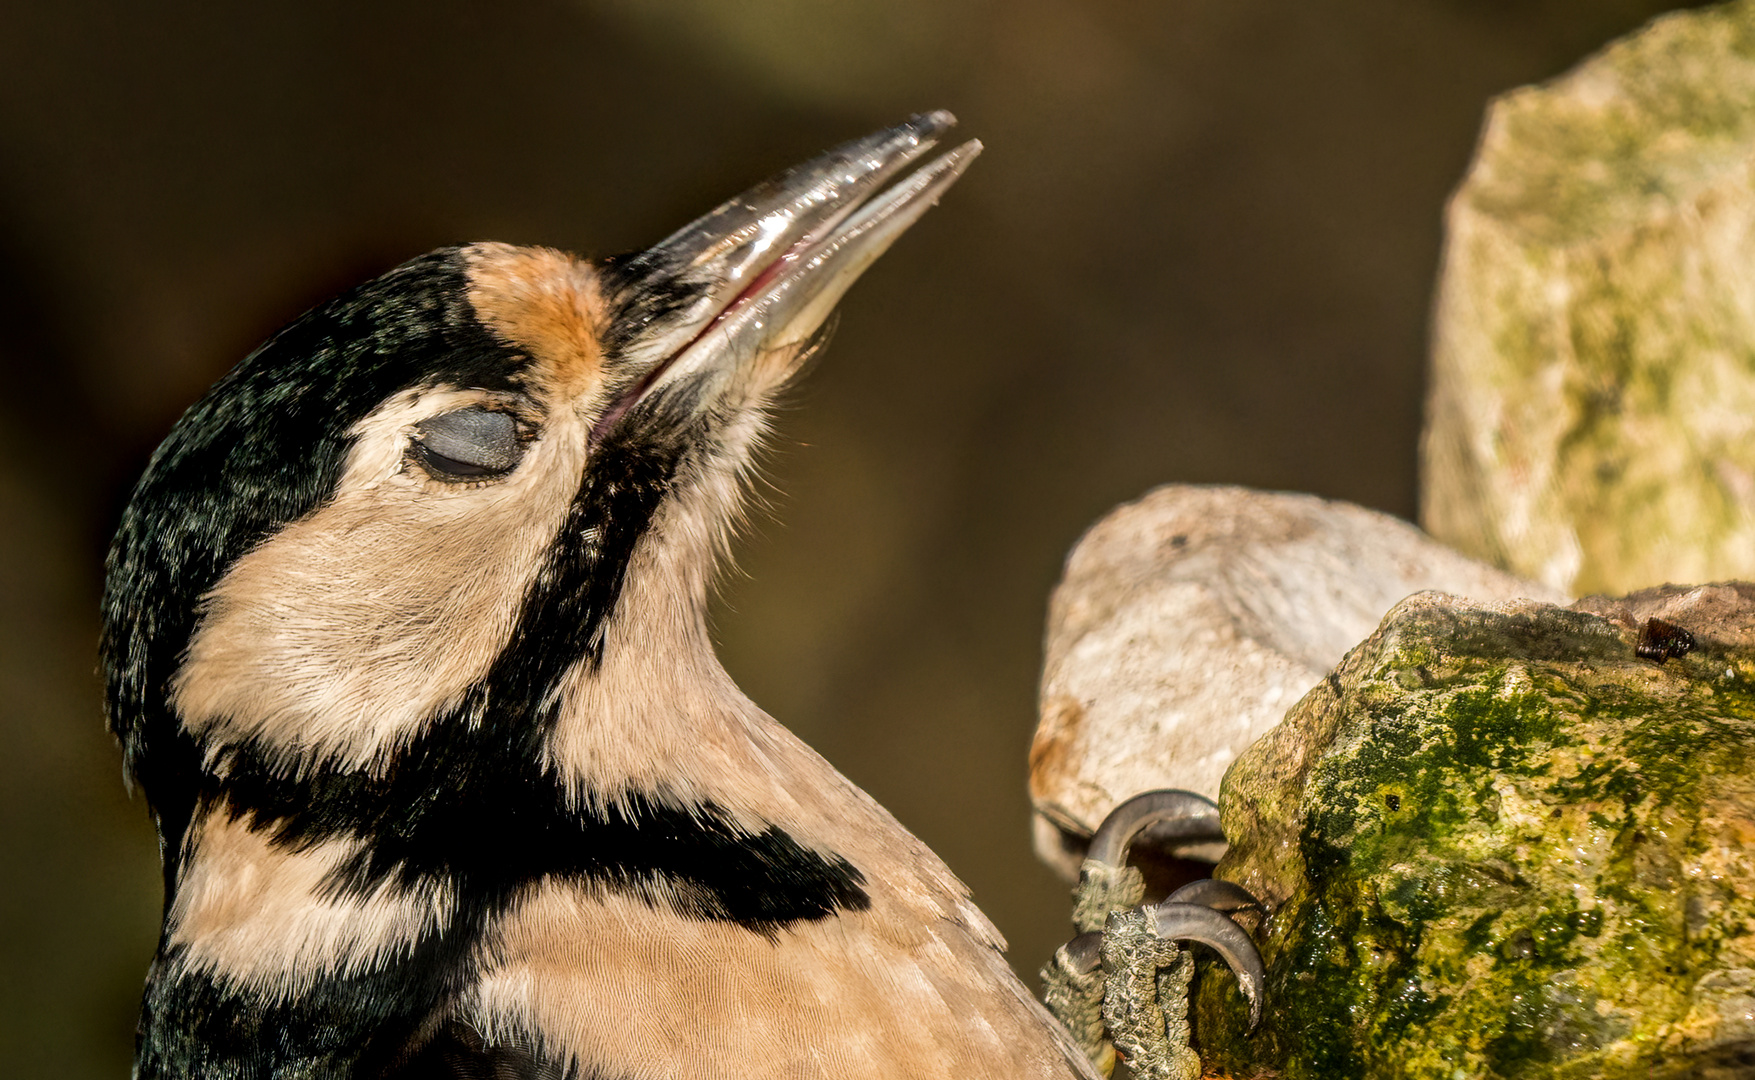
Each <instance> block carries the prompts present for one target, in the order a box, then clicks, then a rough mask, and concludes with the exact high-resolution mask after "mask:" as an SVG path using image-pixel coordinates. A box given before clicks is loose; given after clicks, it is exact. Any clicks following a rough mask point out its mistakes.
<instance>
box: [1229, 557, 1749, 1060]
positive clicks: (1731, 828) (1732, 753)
mask: <svg viewBox="0 0 1755 1080" xmlns="http://www.w3.org/2000/svg"><path fill="white" fill-rule="evenodd" d="M1599 613H1600V614H1599ZM1654 616H1655V617H1658V618H1662V619H1666V620H1669V621H1671V622H1674V623H1675V624H1677V625H1679V626H1681V627H1682V628H1684V629H1686V630H1687V631H1689V632H1690V633H1691V634H1692V635H1693V640H1694V645H1693V647H1692V648H1691V649H1689V650H1688V651H1686V652H1685V653H1684V654H1682V655H1679V656H1675V657H1672V658H1669V659H1667V660H1664V661H1662V662H1659V661H1656V660H1653V659H1645V658H1642V657H1641V656H1640V655H1639V654H1638V645H1639V643H1640V640H1641V638H1640V633H1639V630H1640V629H1643V628H1644V627H1645V625H1646V620H1647V619H1649V618H1652V617H1654ZM1220 805H1221V808H1222V814H1223V820H1224V826H1225V832H1226V834H1227V835H1228V836H1229V837H1230V838H1231V841H1232V845H1233V846H1232V849H1231V851H1230V853H1229V854H1228V855H1227V856H1226V857H1225V859H1224V861H1223V862H1221V863H1220V864H1219V867H1218V869H1217V875H1218V876H1220V877H1224V878H1227V879H1229V880H1232V881H1235V882H1237V883H1239V884H1241V885H1243V886H1244V887H1245V888H1247V889H1249V890H1250V891H1251V892H1252V893H1253V894H1254V895H1256V896H1257V897H1259V898H1260V899H1261V900H1263V901H1264V903H1265V904H1266V906H1267V916H1266V918H1265V920H1264V922H1263V924H1262V927H1261V929H1260V931H1259V932H1258V933H1257V934H1256V940H1257V943H1258V944H1259V945H1260V947H1261V951H1262V956H1263V959H1264V961H1265V963H1266V966H1267V981H1266V993H1267V997H1268V1000H1269V1001H1270V1002H1271V1004H1270V1006H1269V1008H1268V1010H1267V1019H1266V1020H1265V1021H1264V1023H1263V1025H1262V1027H1261V1028H1260V1029H1259V1030H1258V1031H1257V1032H1256V1033H1255V1034H1254V1035H1253V1036H1246V1035H1245V1034H1244V1033H1243V1021H1244V1014H1243V1012H1242V1009H1241V1007H1240V1006H1239V1005H1238V1004H1237V1003H1236V1001H1235V1000H1234V999H1235V997H1236V995H1235V994H1234V993H1233V992H1232V991H1231V990H1230V987H1229V986H1228V984H1227V980H1226V979H1225V977H1224V976H1223V975H1218V976H1217V977H1215V978H1210V979H1209V978H1206V977H1205V976H1204V975H1203V976H1202V978H1200V979H1199V980H1197V982H1198V984H1199V986H1200V990H1199V995H1198V1008H1197V1012H1196V1016H1195V1023H1194V1030H1195V1036H1196V1041H1197V1049H1199V1050H1200V1052H1201V1054H1202V1058H1203V1060H1204V1061H1205V1062H1206V1063H1207V1064H1208V1065H1209V1066H1210V1067H1216V1068H1218V1070H1219V1075H1226V1076H1238V1077H1242V1076H1261V1075H1272V1076H1277V1077H1281V1078H1283V1080H1327V1078H1331V1077H1332V1078H1340V1077H1346V1078H1347V1080H1371V1078H1376V1077H1382V1078H1389V1077H1395V1078H1398V1080H1452V1078H1453V1077H1457V1076H1468V1077H1501V1076H1503V1077H1510V1076H1517V1077H1526V1078H1531V1080H1537V1078H1546V1080H1565V1078H1574V1077H1587V1076H1588V1077H1600V1078H1605V1080H1623V1078H1625V1080H1633V1078H1638V1080H1654V1078H1656V1080H1669V1078H1675V1080H1680V1078H1682V1077H1698V1078H1720V1077H1722V1078H1726V1080H1728V1078H1730V1077H1747V1076H1750V1075H1755V1009H1752V1003H1755V585H1748V584H1742V583H1737V584H1730V585H1713V586H1703V587H1699V588H1692V589H1687V588H1671V589H1663V590H1651V591H1648V592H1645V593H1641V594H1637V595H1634V596H1630V597H1627V598H1624V599H1618V600H1611V599H1605V598H1602V597H1589V598H1586V599H1585V600H1581V601H1579V602H1578V603H1577V604H1576V605H1574V606H1573V608H1572V609H1566V608H1559V607H1554V606H1550V605H1546V604H1541V603H1536V602H1532V601H1512V602H1502V603H1497V604H1477V603H1474V602H1471V601H1466V600H1461V599H1459V598H1457V597H1453V596H1443V595H1438V594H1432V593H1428V594H1423V595H1419V596H1414V597H1410V598H1409V599H1408V600H1406V601H1404V602H1403V603H1401V604H1399V605H1397V606H1396V608H1395V609H1394V610H1392V611H1391V612H1390V613H1389V614H1388V616H1387V617H1386V618H1385V619H1384V620H1383V624H1382V626H1381V627H1379V628H1378V629H1377V630H1376V632H1375V633H1373V634H1372V635H1371V636H1370V637H1369V638H1368V639H1366V640H1365V641H1364V642H1363V643H1361V644H1360V645H1359V646H1358V648H1356V649H1354V650H1353V651H1352V652H1351V653H1349V654H1348V656H1347V658H1346V659H1345V661H1343V662H1342V664H1341V665H1340V666H1339V667H1338V668H1337V669H1336V670H1335V672H1334V674H1333V675H1331V676H1330V677H1328V678H1326V679H1323V680H1320V681H1318V682H1317V683H1316V684H1315V686H1314V688H1313V689H1312V690H1311V691H1310V693H1309V694H1308V695H1307V696H1306V697H1305V698H1304V699H1303V700H1302V701H1300V702H1299V703H1298V705H1297V706H1296V707H1295V708H1294V709H1293V710H1292V711H1291V712H1290V713H1289V714H1288V715H1287V716H1286V718H1285V721H1284V723H1282V724H1281V725H1280V726H1279V727H1277V728H1275V729H1274V731H1273V732H1271V733H1270V734H1269V735H1268V736H1266V737H1265V738H1263V739H1261V740H1260V741H1259V742H1257V743H1256V744H1255V745H1254V746H1253V747H1251V748H1250V749H1249V751H1248V752H1247V753H1246V754H1245V755H1244V756H1243V757H1242V758H1240V759H1239V760H1238V762H1237V763H1236V765H1235V766H1234V767H1233V768H1232V770H1231V771H1230V773H1229V774H1228V775H1227V776H1226V778H1225V789H1224V793H1223V795H1222V796H1221V799H1220Z"/></svg>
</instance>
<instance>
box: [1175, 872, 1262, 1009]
mask: <svg viewBox="0 0 1755 1080" xmlns="http://www.w3.org/2000/svg"><path fill="white" fill-rule="evenodd" d="M1147 910H1148V911H1150V912H1151V915H1152V923H1153V925H1154V926H1155V927H1156V928H1157V931H1158V936H1159V937H1161V938H1167V939H1169V940H1171V941H1195V942H1199V943H1200V944H1202V945H1205V946H1207V947H1208V948H1210V949H1212V950H1213V951H1214V952H1216V953H1218V954H1219V955H1220V956H1222V957H1224V959H1225V963H1226V964H1227V965H1228V966H1229V967H1230V968H1231V973H1232V974H1234V975H1236V976H1237V986H1238V988H1239V989H1241V990H1242V991H1243V996H1244V997H1245V998H1246V999H1248V1001H1249V1030H1251V1031H1254V1030H1255V1026H1256V1025H1257V1024H1259V1023H1261V1013H1262V996H1263V995H1262V991H1263V988H1264V987H1265V986H1266V984H1267V968H1266V967H1265V966H1264V965H1263V964H1262V961H1261V953H1260V952H1259V951H1257V950H1256V947H1255V942H1254V941H1252V940H1250V937H1249V935H1248V934H1247V933H1245V932H1244V930H1243V928H1242V927H1241V926H1238V925H1237V924H1236V923H1234V922H1232V921H1231V919H1230V917H1229V916H1227V915H1222V914H1220V913H1219V912H1217V911H1214V910H1213V909H1212V908H1210V907H1205V906H1203V905H1201V904H1183V903H1172V902H1170V901H1168V900H1166V901H1165V902H1163V903H1162V904H1157V905H1155V906H1153V907H1150V908H1148V909H1147Z"/></svg>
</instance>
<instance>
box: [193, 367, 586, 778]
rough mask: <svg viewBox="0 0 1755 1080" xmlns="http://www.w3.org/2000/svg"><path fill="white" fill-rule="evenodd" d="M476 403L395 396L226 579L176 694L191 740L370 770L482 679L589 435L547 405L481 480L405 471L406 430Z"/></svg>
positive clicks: (211, 599)
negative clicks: (501, 475)
mask: <svg viewBox="0 0 1755 1080" xmlns="http://www.w3.org/2000/svg"><path fill="white" fill-rule="evenodd" d="M480 400H481V395H480V394H471V393H465V392H456V391H452V392H446V393H433V392H428V393H425V394H421V393H419V392H409V393H405V394H403V395H401V396H399V397H398V398H396V399H393V400H392V401H391V402H390V403H389V404H388V405H386V406H385V407H384V408H382V409H380V410H379V411H378V412H376V413H374V414H373V415H372V416H371V417H370V418H368V419H367V420H366V421H364V422H362V423H361V424H360V425H359V427H358V428H357V429H356V442H355V445H354V448H353V450H352V452H351V454H350V456H349V458H348V463H347V468H346V471H345V474H344V475H343V478H342V480H341V483H340V485H339V487H338V490H337V493H336V495H335V498H334V499H333V500H331V501H330V502H329V503H327V504H325V505H324V506H323V507H322V508H320V509H318V510H317V511H315V512H313V513H312V514H310V515H308V516H307V517H305V518H303V519H301V520H299V521H297V522H294V523H293V524H291V525H289V526H287V527H286V528H284V529H282V530H281V531H280V532H279V533H277V534H275V535H274V536H272V537H270V538H269V539H267V540H266V541H264V542H263V543H262V544H261V545H259V546H258V547H257V548H255V549H254V550H253V551H251V552H250V553H249V554H247V555H245V556H244V557H243V558H242V559H240V560H238V562H237V563H236V564H235V565H234V566H233V567H232V568H231V570H230V571H229V572H227V574H226V575H225V577H224V578H222V579H221V580H220V582H219V584H218V585H217V586H216V587H215V588H214V589H213V591H212V592H210V593H209V594H208V596H207V597H206V600H205V609H204V612H203V615H202V618H201V622H200V625H199V627H198V628H197V630H196V633H195V635H194V637H193V639H192V640H191V643H190V646H189V653H188V658H187V660H186V661H185V663H184V665H183V667H182V669H181V670H180V671H179V672H178V673H177V676H176V679H175V682H174V685H173V701H174V703H175V705H176V707H177V709H178V711H179V713H180V714H181V715H182V717H183V722H184V724H185V726H187V727H188V728H189V730H190V731H191V732H192V733H193V734H195V735H196V736H197V737H198V738H201V739H203V740H206V741H209V742H210V743H213V744H217V743H221V742H229V741H236V740H241V739H245V738H252V737H254V738H257V739H260V740H262V741H264V742H266V743H268V744H269V745H270V746H272V747H274V748H277V749H280V750H282V751H284V752H286V753H287V754H288V755H289V756H290V757H291V758H292V759H293V760H295V761H297V762H299V763H301V764H309V763H313V762H317V761H324V762H329V763H333V764H337V765H340V766H342V767H351V768H364V767H370V766H371V765H373V764H374V763H378V764H381V763H383V762H384V761H385V760H386V759H387V758H388V756H389V755H390V754H392V753H393V752H394V751H395V750H396V749H397V748H398V747H399V746H401V745H403V744H405V743H406V742H407V740H408V739H410V738H411V737H412V736H413V735H415V734H416V733H417V732H418V731H419V730H420V727H421V725H422V724H423V722H424V721H426V720H427V719H429V718H431V717H432V716H433V715H435V714H436V713H438V712H439V711H441V710H443V709H444V708H445V707H446V706H447V705H450V704H453V703H455V702H456V700H457V699H458V697H459V696H460V695H461V694H462V693H463V692H464V691H465V690H466V689H468V687H469V686H470V685H471V684H472V683H474V682H475V681H476V680H478V679H480V678H481V677H482V676H483V675H484V674H486V672H487V671H488V668H489V667H490V665H491V664H492V663H493V660H494V657H495V656H496V655H498V653H499V651H500V649H501V648H502V647H503V646H504V644H505V642H506V641H507V639H508V638H509V636H510V634H511V632H512V629H513V627H514V626H515V624H516V622H517V619H518V616H519V611H520V604H521V601H522V599H523V596H524V593H525V590H526V589H527V587H528V585H529V582H530V580H531V578H532V577H533V575H534V574H535V573H536V571H537V569H538V568H539V567H540V565H541V564H542V561H543V558H544V556H545V553H546V552H547V549H548V547H549V546H550V544H551V543H552V542H553V540H554V537H555V535H556V533H557V531H558V530H559V528H560V525H561V523H562V521H563V520H564V519H565V516H566V513H567V509H568V506H569V505H570V504H571V501H572V498H573V495H574V492H575V490H576V488H577V486H578V482H579V476H580V472H581V470H582V469H583V467H584V458H585V437H586V432H585V430H584V428H583V425H582V422H581V421H580V420H579V418H578V417H577V416H575V415H573V414H572V413H571V412H570V411H568V410H555V415H553V416H551V418H550V420H549V422H548V424H547V427H546V429H545V431H544V433H543V435H542V437H541V438H540V439H539V440H537V441H536V442H535V443H534V444H533V445H532V446H531V447H530V449H529V451H528V452H527V453H526V455H525V457H524V460H523V461H522V463H520V465H519V466H518V467H517V468H516V469H515V470H513V472H512V474H511V475H510V476H508V477H507V478H505V479H504V480H500V481H497V482H493V483H487V484H480V485H461V484H445V483H443V482H441V481H436V480H432V479H430V478H428V477H426V475H425V474H424V473H422V472H421V471H420V470H419V469H418V468H415V467H412V466H405V464H404V454H405V452H406V446H407V430H408V428H409V426H410V425H411V424H413V423H414V422H415V421H417V420H419V419H421V418H423V417H426V416H431V415H434V414H436V413H438V412H441V411H444V410H445V409H448V408H457V407H460V406H463V405H468V404H476V403H478V402H479V401H480Z"/></svg>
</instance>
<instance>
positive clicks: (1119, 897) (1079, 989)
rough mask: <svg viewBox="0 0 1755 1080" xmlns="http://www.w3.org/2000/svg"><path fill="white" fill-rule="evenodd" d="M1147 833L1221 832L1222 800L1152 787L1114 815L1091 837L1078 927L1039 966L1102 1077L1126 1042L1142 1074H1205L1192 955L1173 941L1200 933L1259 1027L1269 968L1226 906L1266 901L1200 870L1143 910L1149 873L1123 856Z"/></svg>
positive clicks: (1175, 1079)
mask: <svg viewBox="0 0 1755 1080" xmlns="http://www.w3.org/2000/svg"><path fill="white" fill-rule="evenodd" d="M1145 835H1150V836H1151V837H1152V839H1153V840H1154V841H1156V842H1158V843H1159V844H1173V843H1178V842H1180V843H1199V842H1211V841H1213V840H1223V838H1224V834H1223V833H1222V832H1221V831H1220V830H1219V826H1218V808H1217V807H1216V806H1214V805H1213V803H1212V802H1211V801H1210V800H1208V799H1206V798H1204V797H1202V796H1200V795H1196V794H1194V793H1193V792H1187V791H1152V792H1147V793H1145V794H1143V795H1138V796H1135V797H1134V798H1132V799H1129V800H1128V801H1127V802H1125V803H1123V804H1122V805H1121V806H1119V807H1117V808H1116V809H1115V810H1114V811H1113V812H1111V813H1110V815H1109V817H1108V818H1106V819H1104V822H1103V824H1102V826H1101V827H1099V828H1098V830H1097V832H1096V834H1095V835H1094V836H1093V837H1092V839H1091V847H1090V851H1089V854H1088V856H1087V858H1086V860H1085V862H1084V865H1083V866H1082V867H1081V868H1080V872H1079V884H1078V887H1077V888H1076V889H1075V890H1074V892H1073V922H1074V925H1075V926H1076V927H1077V928H1078V929H1079V930H1080V931H1081V933H1080V934H1079V936H1078V937H1076V938H1074V939H1073V940H1072V941H1070V942H1068V943H1067V944H1066V945H1063V946H1062V947H1061V948H1060V949H1059V950H1057V951H1056V952H1055V954H1054V959H1053V960H1051V961H1050V962H1049V963H1048V965H1047V966H1046V967H1044V968H1043V970H1042V980H1043V985H1044V998H1045V1000H1046V1002H1047V1004H1048V1007H1049V1010H1050V1011H1051V1012H1053V1013H1054V1015H1055V1016H1056V1017H1057V1018H1059V1019H1060V1021H1061V1022H1062V1023H1063V1024H1064V1025H1065V1026H1066V1028H1067V1030H1068V1031H1069V1032H1070V1033H1071V1034H1072V1036H1073V1038H1074V1039H1075V1040H1076V1041H1077V1042H1078V1043H1079V1045H1080V1046H1081V1047H1083V1048H1084V1050H1085V1052H1086V1054H1087V1055H1089V1056H1090V1058H1091V1060H1092V1062H1093V1063H1094V1064H1096V1066H1097V1068H1098V1069H1099V1070H1100V1071H1101V1072H1102V1073H1103V1074H1104V1075H1109V1074H1110V1072H1111V1071H1112V1070H1113V1069H1114V1065H1115V1060H1116V1055H1117V1051H1119V1052H1120V1054H1121V1055H1122V1056H1123V1057H1125V1058H1126V1059H1127V1061H1128V1064H1129V1067H1130V1068H1131V1069H1132V1071H1133V1072H1134V1074H1135V1075H1136V1076H1140V1077H1150V1078H1152V1080H1183V1078H1188V1080H1193V1078H1196V1077H1198V1076H1199V1075H1200V1058H1199V1057H1198V1056H1197V1055H1196V1054H1195V1052H1194V1051H1193V1049H1192V1048H1191V1047H1190V1045H1189V1027H1188V981H1189V978H1190V976H1192V974H1193V972H1194V963H1193V958H1192V957H1190V956H1189V954H1188V952H1187V950H1185V949H1183V948H1181V947H1180V946H1179V945H1178V944H1177V943H1178V942H1183V941H1190V942H1199V943H1201V944H1204V945H1207V946H1209V947H1210V948H1212V949H1214V950H1215V951H1216V952H1218V953H1219V955H1220V956H1221V957H1223V958H1224V960H1225V962H1226V964H1227V965H1229V966H1230V968H1231V970H1232V972H1233V973H1234V974H1235V975H1236V976H1237V982H1238V986H1239V988H1240V989H1241V990H1242V991H1243V994H1244V997H1245V998H1247V999H1248V1001H1249V1026H1250V1027H1251V1028H1252V1029H1253V1028H1254V1027H1255V1025H1256V1023H1257V1022H1258V1021H1259V1020H1260V1019H1261V1013H1262V1004H1263V1002H1262V994H1263V985H1264V981H1265V975H1266V972H1265V970H1264V968H1263V965H1262V960H1261V954H1260V953H1259V952H1258V951H1257V950H1256V948H1255V943H1254V942H1253V941H1252V940H1251V939H1250V936H1249V934H1248V933H1247V932H1246V931H1244V929H1243V928H1242V927H1241V926H1239V925H1238V924H1237V923H1236V922H1234V921H1232V919H1231V918H1230V917H1229V916H1228V915H1227V914H1225V913H1226V912H1233V911H1240V910H1246V909H1250V908H1257V909H1259V907H1260V905H1259V904H1258V903H1257V902H1256V900H1255V898H1254V897H1253V896H1251V895H1250V894H1249V893H1248V891H1247V890H1245V889H1243V888H1242V887H1241V886H1239V885H1235V884H1233V883H1231V882H1228V881H1221V880H1217V879H1203V880H1200V881H1195V882H1191V883H1190V884H1188V885H1185V886H1183V887H1182V888H1181V889H1178V890H1177V891H1176V892H1175V893H1173V894H1172V895H1171V896H1170V897H1169V898H1168V899H1167V900H1165V901H1164V902H1163V903H1160V904H1154V905H1151V906H1149V907H1141V906H1140V903H1141V901H1142V900H1143V899H1144V897H1145V881H1144V878H1143V877H1142V876H1141V875H1140V872H1139V871H1138V870H1136V869H1134V868H1132V867H1130V866H1128V865H1127V853H1128V849H1129V848H1130V847H1131V846H1132V845H1133V843H1134V842H1135V841H1136V840H1137V839H1139V838H1140V837H1141V836H1145Z"/></svg>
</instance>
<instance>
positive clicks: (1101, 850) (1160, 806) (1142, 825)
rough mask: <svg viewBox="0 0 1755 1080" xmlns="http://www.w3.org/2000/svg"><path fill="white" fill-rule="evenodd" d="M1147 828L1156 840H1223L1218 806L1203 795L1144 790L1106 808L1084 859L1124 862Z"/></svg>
mask: <svg viewBox="0 0 1755 1080" xmlns="http://www.w3.org/2000/svg"><path fill="white" fill-rule="evenodd" d="M1147 830H1150V831H1151V833H1152V836H1153V838H1154V839H1157V840H1159V841H1180V842H1184V843H1187V842H1198V843H1212V842H1215V841H1216V842H1219V843H1223V842H1224V840H1225V832H1224V830H1223V829H1221V828H1219V807H1218V804H1217V803H1215V802H1213V800H1211V799H1209V798H1207V797H1206V796H1205V795H1198V794H1196V793H1195V792H1192V791H1177V790H1175V789H1171V788H1166V789H1164V790H1161V791H1147V792H1144V793H1142V794H1139V795H1135V796H1134V797H1133V798H1131V799H1129V800H1127V801H1126V802H1124V803H1122V804H1121V805H1120V806H1117V807H1116V808H1115V809H1113V810H1111V811H1109V816H1108V817H1106V818H1104V819H1103V824H1101V825H1099V826H1097V831H1096V832H1095V833H1094V834H1092V836H1091V846H1090V848H1089V849H1087V850H1086V852H1085V858H1087V859H1095V860H1096V861H1097V862H1100V863H1102V864H1104V865H1105V866H1120V865H1122V864H1123V863H1124V862H1126V861H1127V850H1128V848H1130V847H1132V846H1133V843H1134V841H1135V840H1137V839H1139V837H1140V834H1142V833H1144V832H1146V831H1147Z"/></svg>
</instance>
